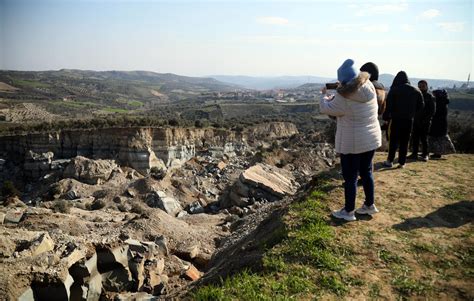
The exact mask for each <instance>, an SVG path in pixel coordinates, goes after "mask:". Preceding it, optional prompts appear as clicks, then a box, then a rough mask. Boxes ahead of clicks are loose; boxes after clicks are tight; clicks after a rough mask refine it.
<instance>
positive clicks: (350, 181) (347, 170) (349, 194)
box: [341, 154, 359, 212]
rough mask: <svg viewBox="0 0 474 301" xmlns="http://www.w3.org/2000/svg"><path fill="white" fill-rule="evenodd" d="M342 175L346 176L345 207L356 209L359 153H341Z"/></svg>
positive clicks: (351, 209) (347, 209)
mask: <svg viewBox="0 0 474 301" xmlns="http://www.w3.org/2000/svg"><path fill="white" fill-rule="evenodd" d="M341 167H342V176H343V177H344V196H345V205H344V209H345V210H346V211H347V212H351V211H354V209H355V200H356V194H357V173H358V172H357V170H358V169H359V155H355V154H347V155H344V154H341Z"/></svg>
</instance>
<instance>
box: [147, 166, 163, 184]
mask: <svg viewBox="0 0 474 301" xmlns="http://www.w3.org/2000/svg"><path fill="white" fill-rule="evenodd" d="M150 175H151V176H152V177H153V178H154V179H155V180H158V181H160V180H162V179H163V178H164V177H165V175H166V171H164V170H163V169H160V168H158V167H156V166H154V167H152V168H151V169H150Z"/></svg>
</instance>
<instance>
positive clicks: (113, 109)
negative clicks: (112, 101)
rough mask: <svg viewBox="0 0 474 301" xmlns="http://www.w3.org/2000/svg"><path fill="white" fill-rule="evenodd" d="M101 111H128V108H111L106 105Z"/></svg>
mask: <svg viewBox="0 0 474 301" xmlns="http://www.w3.org/2000/svg"><path fill="white" fill-rule="evenodd" d="M102 111H105V112H109V113H128V112H129V111H128V110H125V109H119V108H112V107H106V108H103V109H102Z"/></svg>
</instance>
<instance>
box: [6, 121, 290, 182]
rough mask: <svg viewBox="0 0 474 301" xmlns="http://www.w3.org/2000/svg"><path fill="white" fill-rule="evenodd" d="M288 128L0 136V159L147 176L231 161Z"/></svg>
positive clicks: (118, 130) (278, 125)
mask: <svg viewBox="0 0 474 301" xmlns="http://www.w3.org/2000/svg"><path fill="white" fill-rule="evenodd" d="M297 133H298V130H297V129H296V126H295V125H294V124H292V123H284V122H275V123H267V124H262V125H256V126H254V127H250V128H247V129H245V130H244V131H242V132H236V131H231V130H226V129H214V128H205V129H199V128H164V127H163V128H143V127H140V128H110V129H94V130H65V131H57V132H50V133H35V134H26V135H16V136H3V137H0V154H1V156H3V157H5V158H6V159H7V160H13V161H16V162H20V163H22V162H24V160H25V157H26V155H27V154H28V153H29V151H33V152H34V153H38V154H41V153H46V152H53V153H54V159H67V158H73V157H75V156H84V157H88V158H93V159H115V160H117V161H118V162H120V163H121V164H123V165H128V166H130V167H133V168H135V169H136V170H138V171H139V172H141V173H148V172H149V170H150V169H151V168H153V167H158V168H160V169H163V168H166V167H169V166H173V165H179V164H182V163H183V162H185V161H187V160H189V159H190V158H192V157H193V156H195V155H196V152H200V151H210V152H211V153H212V154H213V155H214V156H222V155H224V154H225V155H228V156H232V155H235V154H236V153H239V152H241V151H245V149H246V148H247V147H248V146H251V145H252V144H254V143H256V142H259V141H270V142H271V140H273V139H279V138H286V137H289V136H292V135H294V134H297Z"/></svg>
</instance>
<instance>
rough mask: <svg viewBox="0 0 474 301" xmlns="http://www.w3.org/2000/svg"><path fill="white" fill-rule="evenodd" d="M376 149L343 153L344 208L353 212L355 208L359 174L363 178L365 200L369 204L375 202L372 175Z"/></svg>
mask: <svg viewBox="0 0 474 301" xmlns="http://www.w3.org/2000/svg"><path fill="white" fill-rule="evenodd" d="M374 154H375V150H373V151H369V152H365V153H362V154H347V155H344V154H341V167H342V176H343V177H344V181H345V182H344V196H345V199H346V202H345V206H344V209H346V211H347V212H351V211H353V210H354V209H355V201H356V194H357V176H358V175H360V177H361V179H362V186H363V187H364V193H365V202H364V204H365V205H367V206H372V205H373V204H374V177H373V176H372V160H373V159H374Z"/></svg>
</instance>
